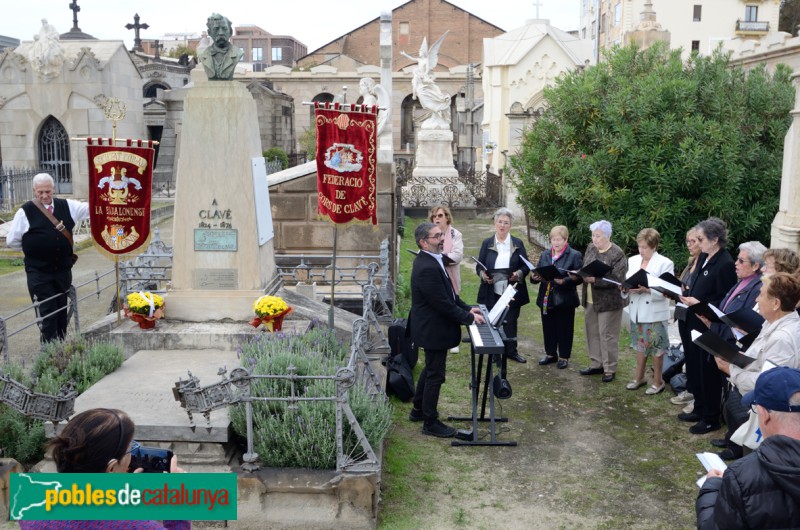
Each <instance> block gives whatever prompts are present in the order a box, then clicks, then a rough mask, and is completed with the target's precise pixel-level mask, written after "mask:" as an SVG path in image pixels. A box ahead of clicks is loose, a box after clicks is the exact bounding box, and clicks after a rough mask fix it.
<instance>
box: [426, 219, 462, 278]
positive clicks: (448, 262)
mask: <svg viewBox="0 0 800 530" xmlns="http://www.w3.org/2000/svg"><path fill="white" fill-rule="evenodd" d="M428 219H429V220H430V222H432V223H433V224H435V225H436V226H438V227H439V228H440V229H441V231H442V240H443V241H444V247H443V248H442V257H446V258H447V259H445V260H444V261H445V269H446V270H447V275H448V276H450V283H452V284H453V290H454V291H455V292H456V294H459V293H460V292H461V265H460V264H461V258H463V257H464V241H463V240H462V238H461V232H459V231H458V230H456V229H455V228H453V225H452V223H453V216H452V214H451V213H450V208H448V207H447V206H445V205H444V204H440V205H438V206H434V207H433V208H431V210H430V212H429V215H428Z"/></svg>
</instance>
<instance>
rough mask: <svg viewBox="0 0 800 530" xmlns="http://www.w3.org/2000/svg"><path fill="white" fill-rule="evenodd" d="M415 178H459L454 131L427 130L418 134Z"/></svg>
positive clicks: (413, 174)
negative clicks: (456, 166)
mask: <svg viewBox="0 0 800 530" xmlns="http://www.w3.org/2000/svg"><path fill="white" fill-rule="evenodd" d="M411 175H412V176H413V177H425V178H431V177H434V178H438V177H444V178H457V177H458V171H457V170H456V168H455V167H454V166H453V131H451V130H449V129H448V130H426V129H422V130H420V131H419V132H418V133H417V154H416V160H415V167H414V172H413V173H412V174H411Z"/></svg>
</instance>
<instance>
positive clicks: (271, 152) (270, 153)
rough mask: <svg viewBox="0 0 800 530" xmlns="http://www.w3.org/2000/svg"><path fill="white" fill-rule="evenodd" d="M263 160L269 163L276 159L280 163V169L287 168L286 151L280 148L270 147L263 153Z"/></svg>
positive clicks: (287, 158)
mask: <svg viewBox="0 0 800 530" xmlns="http://www.w3.org/2000/svg"><path fill="white" fill-rule="evenodd" d="M264 158H266V159H267V160H270V161H271V160H275V159H276V158H277V159H278V160H280V162H281V169H286V168H287V167H289V156H288V155H287V154H286V151H284V150H283V149H281V148H280V147H270V148H269V149H267V150H266V151H264Z"/></svg>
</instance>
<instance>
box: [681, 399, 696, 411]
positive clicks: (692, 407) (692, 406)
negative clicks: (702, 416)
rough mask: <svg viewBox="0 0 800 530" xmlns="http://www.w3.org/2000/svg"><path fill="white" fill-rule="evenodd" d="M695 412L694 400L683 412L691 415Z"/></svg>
mask: <svg viewBox="0 0 800 530" xmlns="http://www.w3.org/2000/svg"><path fill="white" fill-rule="evenodd" d="M693 410H694V400H691V401H690V402H689V404H688V405H686V406H685V407H683V412H685V413H686V414H689V413H690V412H692V411H693Z"/></svg>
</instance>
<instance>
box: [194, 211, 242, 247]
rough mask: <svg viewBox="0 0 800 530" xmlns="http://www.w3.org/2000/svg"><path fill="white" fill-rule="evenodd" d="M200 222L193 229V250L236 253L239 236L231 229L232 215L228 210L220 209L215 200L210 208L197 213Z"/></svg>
mask: <svg viewBox="0 0 800 530" xmlns="http://www.w3.org/2000/svg"><path fill="white" fill-rule="evenodd" d="M197 217H198V218H199V219H200V222H199V223H198V224H197V228H195V229H194V249H195V250H199V251H210V252H236V251H237V250H239V243H238V240H239V234H238V231H237V230H236V229H235V228H233V223H232V221H233V213H232V212H231V209H230V208H227V209H225V208H222V207H220V206H219V204H218V203H217V199H213V200H212V201H211V208H208V209H204V210H200V211H199V212H197Z"/></svg>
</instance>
